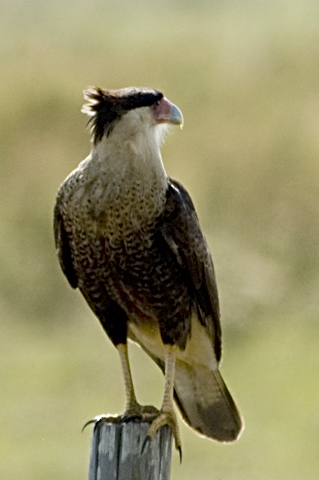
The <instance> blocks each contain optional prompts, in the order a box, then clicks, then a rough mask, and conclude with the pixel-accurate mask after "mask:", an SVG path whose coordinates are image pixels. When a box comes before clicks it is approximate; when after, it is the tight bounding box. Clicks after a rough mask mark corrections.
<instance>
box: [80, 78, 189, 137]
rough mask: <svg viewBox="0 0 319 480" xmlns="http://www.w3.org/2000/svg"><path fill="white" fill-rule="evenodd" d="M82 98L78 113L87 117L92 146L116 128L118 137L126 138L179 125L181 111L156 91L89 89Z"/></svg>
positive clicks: (181, 117)
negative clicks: (154, 129)
mask: <svg viewBox="0 0 319 480" xmlns="http://www.w3.org/2000/svg"><path fill="white" fill-rule="evenodd" d="M84 98H85V100H87V103H86V104H85V105H84V106H83V108H82V112H84V113H86V114H88V115H89V117H90V119H89V125H90V126H91V132H92V140H93V143H94V144H95V145H96V144H97V143H99V142H100V141H101V140H102V138H103V137H109V136H110V135H112V134H113V132H114V134H115V132H116V130H117V129H118V127H117V126H118V125H119V124H120V125H121V136H123V131H125V135H126V137H130V136H132V135H134V134H135V133H137V132H139V131H141V130H143V129H147V130H149V129H152V128H153V127H156V126H163V125H167V124H173V125H180V126H181V127H182V125H183V115H182V113H181V111H180V110H179V109H178V108H177V107H176V106H175V105H173V104H172V103H171V102H170V101H169V100H168V99H167V98H165V97H164V96H163V94H162V93H161V92H159V91H157V90H152V89H148V88H136V87H129V88H123V89H119V90H102V89H101V88H96V87H91V88H88V89H87V90H85V91H84ZM157 130H158V131H159V130H162V128H160V129H157Z"/></svg>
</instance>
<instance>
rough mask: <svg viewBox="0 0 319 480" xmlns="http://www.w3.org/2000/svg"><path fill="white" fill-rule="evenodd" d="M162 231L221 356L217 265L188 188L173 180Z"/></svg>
mask: <svg viewBox="0 0 319 480" xmlns="http://www.w3.org/2000/svg"><path fill="white" fill-rule="evenodd" d="M160 228H161V233H162V235H163V237H164V239H165V241H166V243H167V245H168V246H169V247H170V249H171V250H172V252H173V253H174V255H175V258H176V260H177V262H178V263H179V264H180V266H181V267H182V269H183V271H184V274H185V275H184V278H185V281H186V282H187V283H188V285H189V290H190V293H191V295H192V296H193V300H194V306H195V307H196V309H197V313H198V317H199V319H200V321H201V322H202V324H203V325H205V327H206V329H207V332H208V334H209V336H210V338H211V339H212V341H213V342H214V349H215V354H216V358H217V361H219V360H220V357H221V328H220V321H219V302H218V292H217V286H216V280H215V272H214V266H213V262H212V258H211V255H210V253H209V250H208V247H207V244H206V241H205V239H204V236H203V234H202V231H201V228H200V225H199V221H198V218H197V215H196V212H195V209H194V206H193V204H192V201H191V199H190V196H189V195H188V193H187V191H186V190H185V189H184V187H183V186H182V185H180V184H179V183H178V182H176V181H174V180H170V185H169V189H168V193H167V202H166V208H165V211H164V215H163V221H162V225H161V227H160Z"/></svg>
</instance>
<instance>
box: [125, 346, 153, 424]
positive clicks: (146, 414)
mask: <svg viewBox="0 0 319 480" xmlns="http://www.w3.org/2000/svg"><path fill="white" fill-rule="evenodd" d="M117 351H118V352H119V355H120V360H121V367H122V373H123V378H124V387H125V399H126V400H125V412H124V417H134V416H137V417H141V418H153V417H154V416H156V415H158V410H157V408H155V407H153V406H151V405H143V406H142V405H140V404H139V403H138V401H137V400H136V396H135V391H134V386H133V380H132V374H131V368H130V362H129V359H128V349H127V345H126V344H123V343H120V344H119V345H117Z"/></svg>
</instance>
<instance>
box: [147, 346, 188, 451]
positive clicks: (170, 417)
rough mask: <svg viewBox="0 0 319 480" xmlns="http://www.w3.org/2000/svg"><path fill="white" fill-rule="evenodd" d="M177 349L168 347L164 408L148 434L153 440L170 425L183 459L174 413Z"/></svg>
mask: <svg viewBox="0 0 319 480" xmlns="http://www.w3.org/2000/svg"><path fill="white" fill-rule="evenodd" d="M174 349H175V347H174V346H172V345H167V347H166V355H165V385H164V396H163V404H162V408H161V410H160V412H159V415H157V417H156V418H155V420H153V422H152V423H151V426H150V428H149V430H148V432H147V436H148V438H150V439H151V438H153V437H154V435H155V433H156V432H157V430H158V429H159V428H161V427H162V426H163V425H169V426H170V427H171V429H172V431H173V435H174V439H175V447H176V448H177V450H179V454H180V459H182V449H181V437H180V433H179V428H178V422H177V418H176V414H175V411H174V404H173V398H174V397H173V394H174V377H175V351H174Z"/></svg>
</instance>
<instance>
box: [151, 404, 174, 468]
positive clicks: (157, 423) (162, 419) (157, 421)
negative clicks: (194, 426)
mask: <svg viewBox="0 0 319 480" xmlns="http://www.w3.org/2000/svg"><path fill="white" fill-rule="evenodd" d="M164 425H168V426H169V427H171V429H172V432H173V436H174V441H175V448H176V450H178V452H179V459H180V462H181V463H182V442H181V437H180V433H179V427H178V422H177V417H176V414H175V412H174V410H173V409H169V410H166V409H165V411H164V410H160V411H158V413H157V415H156V416H155V418H154V420H153V421H152V423H151V426H150V428H149V429H148V432H147V436H146V438H145V441H144V444H143V448H142V451H143V450H144V448H145V446H146V444H147V442H148V441H150V440H152V439H153V438H154V437H155V434H156V432H157V431H158V430H159V429H160V428H161V427H163V426H164Z"/></svg>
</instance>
